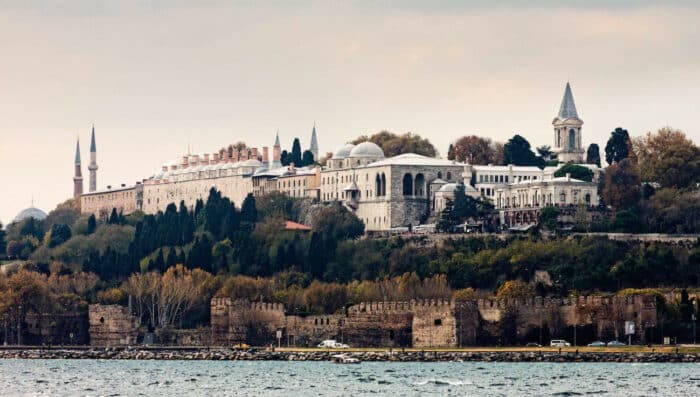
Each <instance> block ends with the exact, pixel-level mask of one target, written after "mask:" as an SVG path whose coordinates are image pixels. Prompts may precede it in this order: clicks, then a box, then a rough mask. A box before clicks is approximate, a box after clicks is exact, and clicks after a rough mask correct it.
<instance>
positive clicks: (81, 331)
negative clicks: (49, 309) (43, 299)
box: [24, 308, 89, 345]
mask: <svg viewBox="0 0 700 397" xmlns="http://www.w3.org/2000/svg"><path fill="white" fill-rule="evenodd" d="M25 323H26V330H25V331H26V334H28V335H27V336H28V338H24V342H25V344H49V345H84V344H87V342H88V339H89V337H88V313H87V311H86V310H84V308H83V310H81V311H75V312H68V313H52V314H44V313H42V314H38V313H33V312H32V313H27V316H26V318H25Z"/></svg>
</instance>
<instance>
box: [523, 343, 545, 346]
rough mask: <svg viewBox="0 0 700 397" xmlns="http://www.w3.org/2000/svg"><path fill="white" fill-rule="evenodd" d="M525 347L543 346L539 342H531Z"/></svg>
mask: <svg viewBox="0 0 700 397" xmlns="http://www.w3.org/2000/svg"><path fill="white" fill-rule="evenodd" d="M525 347H542V345H540V344H539V343H535V342H530V343H528V344H527V345H525Z"/></svg>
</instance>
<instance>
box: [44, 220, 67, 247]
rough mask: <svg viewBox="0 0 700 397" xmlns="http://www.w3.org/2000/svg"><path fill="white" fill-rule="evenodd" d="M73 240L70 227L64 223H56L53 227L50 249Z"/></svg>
mask: <svg viewBox="0 0 700 397" xmlns="http://www.w3.org/2000/svg"><path fill="white" fill-rule="evenodd" d="M70 238H71V230H70V227H68V225H64V224H62V223H54V224H53V226H51V235H50V239H49V248H53V247H55V246H57V245H61V244H63V243H65V242H66V241H68V239H70Z"/></svg>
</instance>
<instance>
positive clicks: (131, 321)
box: [88, 305, 139, 346]
mask: <svg viewBox="0 0 700 397" xmlns="http://www.w3.org/2000/svg"><path fill="white" fill-rule="evenodd" d="M88 319H89V323H90V344H91V345H93V346H123V345H131V344H134V343H136V338H137V336H138V327H139V322H138V319H137V318H136V317H135V316H133V315H131V313H129V309H128V308H126V307H124V306H119V305H90V306H89V308H88Z"/></svg>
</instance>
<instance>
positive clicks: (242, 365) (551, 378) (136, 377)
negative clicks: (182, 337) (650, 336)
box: [0, 360, 700, 397]
mask: <svg viewBox="0 0 700 397" xmlns="http://www.w3.org/2000/svg"><path fill="white" fill-rule="evenodd" d="M0 395H1V396H27V395H29V396H33V395H48V396H64V395H70V396H78V395H81V396H98V395H102V396H138V395H144V396H168V397H176V396H185V395H196V396H223V395H231V396H234V395H235V396H238V395H240V396H268V395H269V396H305V397H311V396H347V395H355V396H357V395H375V396H382V395H392V396H400V395H402V396H418V395H420V396H424V395H436V396H438V395H439V396H477V395H478V396H524V395H528V396H530V395H537V396H575V395H616V396H652V395H663V396H670V395H672V396H697V395H700V365H698V364H670V363H669V364H614V363H478V362H476V363H475V362H469V363H362V364H360V365H339V364H331V363H325V362H321V363H318V362H245V361H229V362H222V361H117V360H111V361H110V360H0Z"/></svg>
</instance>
